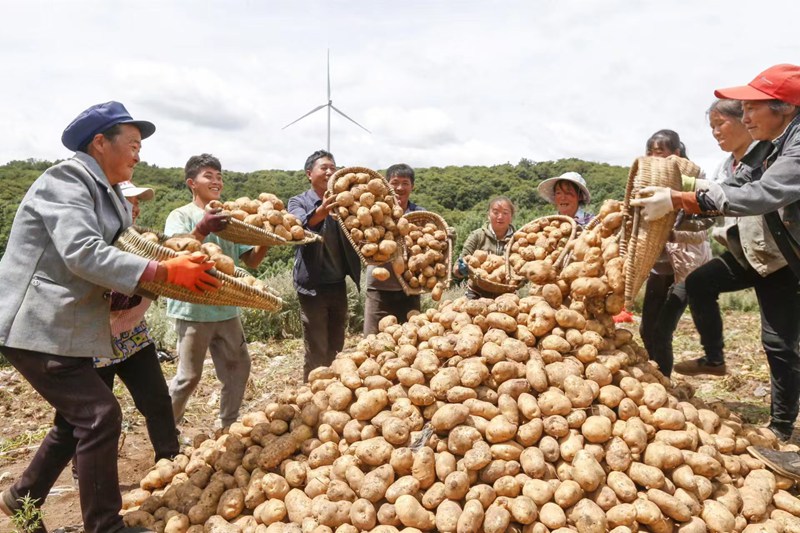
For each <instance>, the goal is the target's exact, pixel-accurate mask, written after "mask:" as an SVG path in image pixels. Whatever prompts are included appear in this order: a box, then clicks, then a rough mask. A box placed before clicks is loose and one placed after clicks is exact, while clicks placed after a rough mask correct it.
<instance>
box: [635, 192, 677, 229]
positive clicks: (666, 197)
mask: <svg viewBox="0 0 800 533" xmlns="http://www.w3.org/2000/svg"><path fill="white" fill-rule="evenodd" d="M639 194H640V197H639V198H634V199H633V200H631V205H632V206H633V207H641V208H642V216H643V217H644V219H645V220H646V221H648V222H652V221H653V220H658V219H659V218H662V217H664V216H666V215H667V214H668V213H671V212H672V211H673V210H674V209H673V207H672V189H670V188H669V187H643V188H642V189H641V190H640V191H639Z"/></svg>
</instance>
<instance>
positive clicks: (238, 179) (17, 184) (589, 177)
mask: <svg viewBox="0 0 800 533" xmlns="http://www.w3.org/2000/svg"><path fill="white" fill-rule="evenodd" d="M52 164H53V163H52V162H50V161H40V160H32V159H29V160H26V161H11V162H9V163H7V164H5V165H3V166H0V183H2V184H3V187H2V188H0V253H5V249H6V242H7V240H8V232H9V230H10V229H11V223H12V221H13V219H14V214H15V213H16V210H17V207H18V205H19V203H20V201H21V200H22V198H23V196H24V195H25V192H26V191H27V190H28V188H29V187H30V185H31V184H32V183H33V181H34V180H35V179H36V178H37V177H38V176H39V175H40V174H41V173H42V172H43V171H44V170H46V169H47V168H48V167H50V166H51V165H52ZM376 170H378V172H381V173H383V172H384V171H385V169H376ZM568 171H575V172H579V173H580V174H581V175H583V177H584V178H585V179H586V182H587V184H588V186H589V190H590V191H591V193H592V202H591V204H590V205H589V207H588V210H589V211H591V212H595V211H596V210H597V209H598V208H599V206H600V204H601V203H602V202H603V201H604V200H605V199H607V198H615V199H620V200H621V199H622V198H623V197H624V195H625V183H626V180H627V176H628V168H626V167H621V166H615V165H608V164H606V163H594V162H589V161H582V160H580V159H560V160H558V161H543V162H535V161H531V160H529V159H521V160H520V161H519V162H518V163H517V164H516V165H512V164H510V163H506V164H503V165H494V166H446V167H429V168H417V169H415V172H416V184H415V187H414V192H413V193H412V195H411V199H412V201H414V202H415V203H417V204H419V205H421V206H423V207H425V208H426V209H428V210H429V211H434V212H436V213H438V214H439V215H441V216H442V217H444V219H445V220H447V222H448V224H450V225H451V226H452V227H454V228H455V230H456V235H457V242H456V246H455V250H456V251H459V250H460V249H461V243H462V242H463V241H464V239H465V238H466V236H467V235H469V233H470V232H471V231H472V230H474V229H475V228H477V227H479V226H481V225H483V224H484V223H485V222H486V211H487V208H488V202H489V200H490V199H491V198H493V197H494V196H499V195H503V196H508V197H509V198H511V199H512V200H513V201H514V203H515V204H516V206H517V214H516V216H515V217H514V224H515V226H517V227H519V226H521V225H522V224H524V223H525V222H527V221H529V220H532V219H534V218H536V217H539V216H544V215H550V214H553V213H554V212H555V211H554V208H553V207H552V206H551V205H550V204H548V203H547V202H546V201H545V200H543V199H542V198H540V197H539V195H538V193H537V192H536V187H537V186H538V185H539V183H540V182H541V181H542V180H544V179H547V178H551V177H554V176H558V175H560V174H563V173H564V172H568ZM223 177H224V180H225V188H224V190H223V193H222V198H223V200H228V199H230V200H234V199H236V198H239V197H241V196H251V197H255V196H258V194H259V193H261V192H271V193H273V194H275V195H277V196H278V197H279V198H282V199H283V200H284V201H287V200H288V199H289V198H291V197H292V196H294V195H296V194H299V193H301V192H303V191H305V190H306V189H308V187H309V184H308V179H307V178H306V175H305V172H304V171H302V170H257V171H254V172H233V171H224V172H223ZM134 181H135V182H136V184H137V185H139V186H147V187H152V188H153V189H155V191H156V199H155V201H153V202H147V203H144V204H142V213H141V215H140V218H139V222H138V223H139V224H140V225H141V226H145V227H149V228H154V229H162V228H163V227H164V222H165V220H166V218H167V215H168V214H169V213H170V211H172V210H173V209H175V208H176V207H179V206H181V205H184V204H186V203H188V202H189V201H190V200H191V194H190V193H189V189H188V188H187V187H186V184H185V182H184V180H183V169H182V168H175V167H173V168H162V167H158V166H156V165H151V164H148V163H140V164H139V165H138V166H137V167H136V170H135V172H134ZM293 257H294V253H293V249H292V247H288V246H280V247H276V248H274V249H273V250H270V252H269V255H268V257H267V260H266V261H264V263H263V264H262V266H261V268H260V269H259V274H265V275H270V274H275V273H277V272H282V271H285V270H287V269H291V265H292V262H293Z"/></svg>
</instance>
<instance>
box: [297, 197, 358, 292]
mask: <svg viewBox="0 0 800 533" xmlns="http://www.w3.org/2000/svg"><path fill="white" fill-rule="evenodd" d="M321 203H322V199H321V198H320V197H319V196H318V195H317V193H316V192H315V191H314V189H309V190H307V191H306V192H304V193H302V194H298V195H297V196H294V197H292V198H290V199H289V204H288V206H287V210H288V211H289V212H290V213H291V214H293V215H294V216H296V217H297V218H298V219H300V222H301V223H302V224H303V227H304V228H306V229H308V230H310V231H313V232H315V233H323V230H324V228H325V227H326V225H328V224H333V225H335V226H337V229H339V231H337V232H336V236H337V237H338V239H337V242H335V243H331V242H328V243H327V245H328V248H330V249H331V250H334V251H335V252H334V253H340V254H343V255H344V259H345V270H346V271H347V275H349V276H350V278H351V279H352V280H353V282H355V284H356V287H357V288H359V290H360V287H359V283H360V282H361V260H360V259H359V257H358V254H357V253H356V251H355V250H354V249H353V246H352V245H351V244H350V242H349V241H348V240H347V237H345V236H344V234H343V233H342V231H341V228H338V223H337V222H336V219H334V218H333V217H332V216H330V215H328V216H327V217H325V220H323V221H322V223H321V224H319V225H318V226H315V227H311V226H309V225H308V219H309V218H311V216H312V215H313V214H314V211H315V210H316V209H317V207H319V206H320V204H321ZM324 252H325V246H324V245H323V244H322V243H321V242H315V243H311V244H306V245H303V246H296V247H295V256H294V270H293V271H292V276H293V278H294V288H295V289H296V290H297V292H299V293H302V294H307V295H309V296H316V295H317V287H318V286H319V279H320V272H321V271H320V269H321V268H322V265H323V256H322V254H323V253H324ZM342 281H344V280H342Z"/></svg>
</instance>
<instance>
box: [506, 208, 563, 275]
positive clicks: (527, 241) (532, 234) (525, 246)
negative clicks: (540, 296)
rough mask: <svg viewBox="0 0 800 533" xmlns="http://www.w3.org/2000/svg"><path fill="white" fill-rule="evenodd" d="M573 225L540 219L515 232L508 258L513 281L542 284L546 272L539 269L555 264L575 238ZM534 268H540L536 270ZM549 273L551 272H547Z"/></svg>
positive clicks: (560, 221) (555, 220) (556, 220)
mask: <svg viewBox="0 0 800 533" xmlns="http://www.w3.org/2000/svg"><path fill="white" fill-rule="evenodd" d="M572 228H573V225H572V224H570V223H569V222H566V221H562V220H558V219H550V220H544V219H538V220H534V221H532V222H529V223H527V224H525V225H524V226H522V227H521V228H520V229H518V230H517V231H515V232H514V235H513V236H512V237H511V243H510V244H509V246H510V250H509V254H508V263H509V268H510V269H511V277H514V278H520V277H521V278H526V279H528V280H530V281H531V282H533V283H541V279H542V275H543V274H544V272H543V271H542V268H541V267H539V266H538V265H541V264H542V263H538V262H544V263H547V264H549V265H550V266H551V267H552V265H554V264H555V263H556V260H557V259H558V257H559V255H561V252H562V250H564V247H565V246H566V245H567V242H568V241H569V238H570V236H571V235H572ZM531 265H537V266H536V267H535V268H533V267H532V266H531ZM546 270H548V271H549V270H550V269H546Z"/></svg>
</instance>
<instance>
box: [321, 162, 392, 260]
mask: <svg viewBox="0 0 800 533" xmlns="http://www.w3.org/2000/svg"><path fill="white" fill-rule="evenodd" d="M350 173H353V174H358V173H363V174H369V175H370V176H372V177H373V178H380V179H381V180H383V182H384V183H385V184H386V188H387V190H388V191H389V194H390V195H391V196H392V198H393V199H394V203H395V205H400V204H399V202H398V201H397V194H396V193H395V192H394V189H392V187H391V185H389V181H388V180H387V179H386V178H385V177H383V176H382V175H381V174H380V173H379V172H377V171H375V170H372V169H371V168H367V167H342V168H340V169H339V170H337V171H336V172H334V173H333V174H332V175H331V177H330V178H328V188H327V189H326V192H325V194H326V195H327V194H334V193H333V184H334V183H336V180H337V179H339V178H340V177H342V176H344V175H345V174H350ZM330 216H332V217H333V219H334V220H336V223H337V224H339V228H340V229H341V230H342V234H343V235H344V237H345V238H346V239H347V242H349V243H350V245H351V246H352V247H353V250H355V252H356V255H358V258H359V259H360V260H361V263H362V264H363V265H366V266H370V265H371V266H376V267H379V266H383V265H385V264H386V263H391V262H392V261H394V260H395V259H397V257H405V256H406V248H405V243H404V241H403V239H402V235H399V234H398V235H395V237H398V236H399V237H400V238H399V239H397V238H396V239H395V240H394V242H396V243H397V249H396V250H395V252H394V253H393V254H392V255H391V256H390V257H389V258H388V259H387V260H386V261H375V260H373V259H370V258H368V257H366V256H365V255H364V254H362V253H361V248H360V247H359V245H358V244H357V243H356V242H355V241H354V240H353V237H352V236H351V235H350V231H349V230H348V229H347V227H346V226H345V225H344V220H342V217H340V216H339V213H337V212H336V211H335V210H331V212H330Z"/></svg>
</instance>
